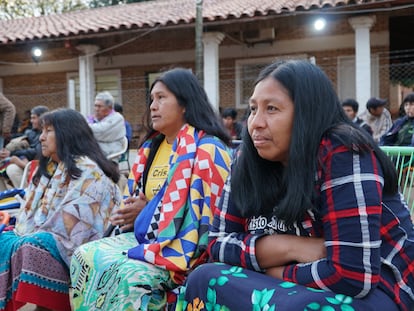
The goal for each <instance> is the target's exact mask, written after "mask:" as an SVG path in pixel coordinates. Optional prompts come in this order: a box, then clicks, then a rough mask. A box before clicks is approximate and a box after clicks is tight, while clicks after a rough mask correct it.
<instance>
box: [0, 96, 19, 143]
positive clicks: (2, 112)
mask: <svg viewBox="0 0 414 311" xmlns="http://www.w3.org/2000/svg"><path fill="white" fill-rule="evenodd" d="M15 116H16V107H15V106H14V105H13V103H12V102H11V101H10V100H8V99H7V98H6V96H4V94H3V93H1V92H0V140H1V141H0V149H2V148H3V147H4V145H5V144H7V143H8V142H9V141H10V139H11V132H12V127H13V122H14V118H15Z"/></svg>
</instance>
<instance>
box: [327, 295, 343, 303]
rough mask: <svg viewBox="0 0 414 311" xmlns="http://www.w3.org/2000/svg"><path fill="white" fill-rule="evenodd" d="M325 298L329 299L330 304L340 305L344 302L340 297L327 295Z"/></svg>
mask: <svg viewBox="0 0 414 311" xmlns="http://www.w3.org/2000/svg"><path fill="white" fill-rule="evenodd" d="M325 299H326V301H328V302H329V303H330V304H333V305H340V304H341V303H342V301H339V300H338V299H335V298H333V297H326V298H325Z"/></svg>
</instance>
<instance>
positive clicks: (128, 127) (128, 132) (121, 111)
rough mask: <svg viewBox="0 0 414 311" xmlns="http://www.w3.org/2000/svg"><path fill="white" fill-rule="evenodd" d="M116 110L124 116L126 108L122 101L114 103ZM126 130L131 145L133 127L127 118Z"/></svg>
mask: <svg viewBox="0 0 414 311" xmlns="http://www.w3.org/2000/svg"><path fill="white" fill-rule="evenodd" d="M114 110H115V111H116V112H119V113H120V114H121V115H122V116H124V109H123V107H122V105H121V104H120V103H115V104H114ZM125 131H126V137H127V139H128V145H130V144H131V139H132V127H131V124H129V122H128V121H127V120H125Z"/></svg>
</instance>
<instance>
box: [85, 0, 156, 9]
mask: <svg viewBox="0 0 414 311" xmlns="http://www.w3.org/2000/svg"><path fill="white" fill-rule="evenodd" d="M144 1H151V0H90V1H89V6H90V7H91V8H98V7H102V6H111V5H117V4H125V3H135V2H144Z"/></svg>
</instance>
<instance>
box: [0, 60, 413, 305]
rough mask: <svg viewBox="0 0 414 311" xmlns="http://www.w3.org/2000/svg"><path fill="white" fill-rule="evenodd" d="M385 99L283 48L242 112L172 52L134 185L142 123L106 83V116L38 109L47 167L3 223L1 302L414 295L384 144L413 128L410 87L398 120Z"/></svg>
mask: <svg viewBox="0 0 414 311" xmlns="http://www.w3.org/2000/svg"><path fill="white" fill-rule="evenodd" d="M298 73H299V74H298ZM410 96H411V97H410ZM385 104H386V101H384V100H382V99H379V98H371V99H370V100H369V101H368V103H367V112H366V113H365V114H366V116H365V117H364V116H361V119H360V118H359V117H357V112H358V103H357V102H356V101H354V100H347V101H345V102H342V103H340V102H339V99H338V98H337V95H336V94H335V91H334V90H333V88H332V85H331V83H330V81H329V79H328V78H327V77H326V75H325V74H324V73H323V72H322V70H320V69H319V67H318V66H316V65H313V64H310V63H308V62H306V61H293V60H290V61H283V62H278V63H273V64H270V65H269V66H267V67H266V68H264V69H263V71H262V72H261V73H260V75H259V77H258V79H257V81H256V83H255V86H254V90H253V92H252V96H251V98H250V100H249V108H248V111H249V115H248V119H247V121H246V124H245V125H241V123H240V122H237V121H236V116H237V112H236V110H234V109H226V110H225V111H224V112H223V113H222V114H221V115H219V114H218V113H217V112H215V111H214V109H213V108H212V106H211V104H210V102H209V100H208V97H207V94H206V92H205V90H204V89H203V87H202V86H201V85H200V83H199V81H198V80H197V78H196V76H195V75H194V74H193V73H191V71H188V70H186V69H183V68H175V69H171V70H168V71H165V72H163V73H162V74H161V75H159V76H158V77H157V78H156V79H155V81H154V82H153V83H152V85H151V87H150V101H149V103H148V105H147V106H146V108H147V110H146V113H145V122H144V128H145V129H146V130H147V132H146V135H145V137H144V138H143V139H142V141H141V144H140V146H139V148H138V150H137V155H136V158H135V160H134V162H133V165H132V167H131V170H130V172H129V178H128V181H127V183H126V186H125V187H124V186H122V184H120V182H119V181H120V173H119V167H118V163H117V161H115V162H114V161H111V160H109V159H108V155H109V154H111V153H113V152H116V151H117V150H118V149H119V148H120V144H119V141H120V140H121V139H124V137H126V136H127V135H129V134H128V133H129V132H128V126H127V124H126V122H125V119H124V118H123V116H122V114H121V113H122V106H118V105H116V103H115V102H114V98H113V96H112V95H111V94H110V93H109V92H101V93H98V94H97V95H96V97H95V104H94V107H95V110H94V115H93V116H88V117H85V116H82V115H81V114H80V113H78V112H76V111H75V110H72V109H56V110H52V111H48V110H47V108H46V107H43V106H38V107H35V108H33V109H32V110H31V123H32V131H38V144H37V145H36V146H30V148H32V147H34V149H36V148H37V149H36V150H37V151H38V153H37V156H38V159H39V166H38V169H37V171H36V173H35V175H34V176H33V178H32V180H31V182H30V184H29V186H28V187H27V189H26V194H25V197H24V200H23V202H22V205H21V207H20V211H19V214H18V216H17V220H16V225H15V227H14V229H13V230H10V231H6V232H3V233H1V234H0V244H1V245H2V250H1V251H0V254H1V255H2V256H0V311H9V310H16V311H17V310H18V309H19V308H21V307H22V306H23V305H25V304H26V303H31V304H34V305H36V306H37V309H36V310H39V311H40V310H55V311H69V310H85V311H89V310H143V311H145V310H165V308H166V306H167V305H168V307H169V309H171V310H174V309H175V310H219V309H220V310H245V309H255V308H265V309H269V310H270V309H275V310H282V311H283V310H307V309H315V310H319V309H323V308H330V310H343V309H344V308H345V307H348V308H350V310H351V309H352V310H364V311H365V310H373V309H384V310H385V309H386V310H389V311H394V310H395V311H397V310H409V309H410V308H411V307H413V306H414V293H413V291H412V288H413V286H414V272H413V269H411V262H412V261H413V259H414V244H413V242H412V241H413V238H414V231H413V224H412V221H411V218H410V215H409V212H408V210H407V209H406V206H405V204H404V201H403V200H402V196H401V195H400V193H399V191H398V185H397V180H396V174H395V169H394V166H393V163H391V161H390V160H389V159H388V158H387V156H386V155H385V154H384V153H382V152H381V150H380V148H379V143H381V144H383V143H385V141H386V138H387V139H389V140H388V141H390V139H391V138H392V139H393V140H392V144H394V145H396V144H399V143H404V144H405V143H407V144H408V143H409V144H411V141H412V140H411V138H412V134H413V128H412V122H411V121H412V120H411V119H412V118H413V117H414V110H413V111H412V112H411V110H410V108H411V105H412V106H413V107H414V93H413V94H410V95H409V96H407V97H406V98H405V99H404V107H406V108H405V113H406V116H404V117H402V118H401V119H399V120H397V121H396V122H395V123H394V125H391V124H389V125H388V119H387V114H386V113H384V111H385V108H384V106H385ZM39 107H43V108H42V109H43V110H41V111H39ZM44 108H46V109H45V110H44ZM120 109H121V110H120ZM413 109H414V108H413ZM380 111H381V112H380ZM235 112H236V113H235ZM385 119H387V120H385ZM385 123H387V125H386V126H385V125H384V124H385ZM73 124H77V126H76V127H74V126H73ZM391 126H392V127H391ZM243 127H245V130H244V131H243V130H242V128H243ZM385 127H388V128H387V129H386V130H385V131H384V128H385ZM379 131H382V134H379ZM410 135H411V136H410ZM409 138H410V139H409ZM232 140H237V141H241V143H240V144H238V145H237V147H236V149H237V152H234V150H233V149H234V148H235V145H234V144H232ZM409 144H408V145H409ZM11 155H13V153H10V154H9V155H6V154H5V157H10V156H11ZM0 156H2V153H1V152H0ZM19 159H21V160H25V159H29V158H28V157H23V156H20V157H19ZM22 167H24V165H23V166H20V168H22ZM299 167H300V168H301V169H300V170H298V168H299ZM10 179H11V177H10ZM19 184H20V183H19ZM12 187H15V188H16V185H15V183H14V182H13V183H12ZM122 193H123V196H122ZM349 228H352V230H349ZM234 292H237V293H238V298H237V299H234V297H232V293H234ZM172 294H173V295H176V298H177V301H173V302H172V303H171V304H167V298H168V297H169V295H172ZM43 297H48V298H47V299H44V298H43ZM344 306H345V307H344Z"/></svg>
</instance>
